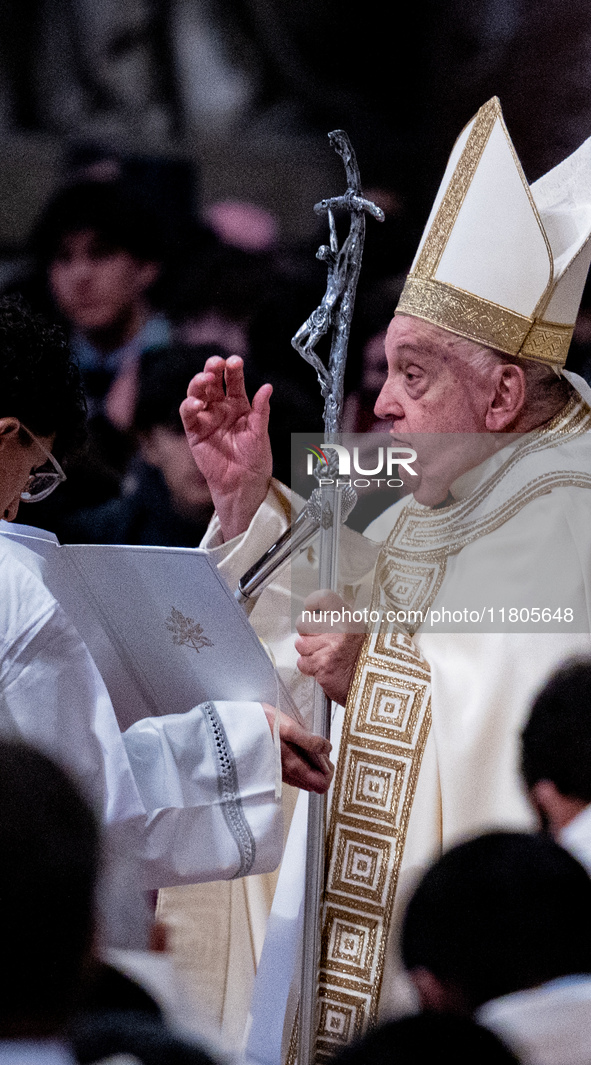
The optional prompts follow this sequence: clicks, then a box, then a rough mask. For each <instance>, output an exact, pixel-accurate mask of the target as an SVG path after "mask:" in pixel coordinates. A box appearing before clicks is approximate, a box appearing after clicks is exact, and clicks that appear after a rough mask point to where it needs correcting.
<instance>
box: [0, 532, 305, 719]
mask: <svg viewBox="0 0 591 1065" xmlns="http://www.w3.org/2000/svg"><path fill="white" fill-rule="evenodd" d="M2 525H3V528H2V533H3V535H4V536H7V537H9V538H10V539H11V540H15V541H17V542H20V543H22V544H23V546H25V547H27V548H29V549H30V550H33V551H34V552H35V553H36V554H37V555H39V556H40V559H41V563H40V564H41V567H42V572H43V578H44V581H45V584H46V585H47V587H48V588H49V590H50V591H51V592H52V594H53V595H54V596H55V598H56V599H57V600H58V602H59V603H60V604H61V606H62V607H63V609H64V611H65V612H66V614H67V615H68V617H69V618H70V620H71V621H72V622H73V624H74V625H75V627H76V629H77V630H78V632H79V634H80V636H81V637H82V639H83V640H84V642H85V644H86V646H87V647H88V649H89V651H90V653H91V654H92V657H93V659H94V661H95V662H96V665H97V667H98V669H99V671H100V673H101V675H102V677H103V680H104V681H105V684H106V686H107V689H108V691H109V695H110V696H111V700H112V703H113V706H114V708H115V713H116V715H117V720H118V722H119V726H120V728H121V729H122V730H125V729H126V728H129V726H130V725H132V724H133V723H134V722H135V721H139V720H140V719H141V718H144V717H154V716H160V715H162V714H174V713H184V712H186V711H187V710H190V709H191V708H192V707H194V706H196V705H197V704H198V703H202V702H205V701H206V700H208V699H211V700H215V699H220V700H222V699H224V700H230V701H233V700H236V701H248V702H251V701H252V702H266V703H270V704H271V705H272V706H277V704H278V703H279V705H280V706H281V709H282V710H284V711H285V712H286V713H288V714H290V715H291V716H292V717H295V718H297V719H298V720H300V715H299V713H298V711H297V709H296V707H295V705H294V703H293V700H292V699H291V697H290V696H289V694H288V692H287V690H286V688H285V687H284V686H283V684H282V683H281V681H280V679H279V677H278V675H277V673H276V671H275V668H274V666H273V663H272V661H271V659H270V658H269V656H268V654H267V652H266V651H265V648H264V646H263V644H262V643H261V642H260V640H259V638H258V637H257V635H256V633H255V631H254V629H253V628H252V626H251V624H250V622H249V621H248V618H247V617H246V615H245V614H244V612H243V610H242V608H241V607H240V606H239V604H238V603H237V602H236V600H235V599H234V596H233V595H232V593H231V592H230V590H229V588H228V586H227V585H226V584H225V582H224V580H223V579H222V577H221V576H220V575H219V573H218V571H217V568H216V566H215V565H214V563H213V562H212V561H211V559H210V558H209V555H208V554H207V552H206V551H202V550H200V549H199V548H187V547H131V546H126V545H102V544H74V545H72V544H60V543H59V542H58V540H57V539H56V537H55V536H54V535H53V533H49V532H45V531H44V530H41V529H36V528H32V527H31V526H26V525H12V526H6V525H5V524H4V523H2Z"/></svg>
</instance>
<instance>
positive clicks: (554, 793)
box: [530, 780, 588, 838]
mask: <svg viewBox="0 0 591 1065" xmlns="http://www.w3.org/2000/svg"><path fill="white" fill-rule="evenodd" d="M530 799H531V802H532V805H533V806H534V807H535V808H536V810H537V811H538V813H540V814H541V815H542V820H543V821H544V820H545V821H546V823H547V825H548V827H549V829H550V832H551V833H552V835H553V836H554V837H555V838H556V837H558V835H559V834H560V832H561V830H562V829H563V828H566V826H567V825H568V824H569V823H570V822H571V821H572V820H573V818H575V817H576V816H577V814H580V813H581V812H582V811H583V810H584V809H585V807H586V806H587V805H588V804H587V803H586V802H585V801H584V800H583V799H577V798H575V797H574V796H571V795H563V794H562V792H561V791H559V790H558V788H557V787H556V784H555V783H554V781H553V780H538V781H536V783H535V784H534V786H533V788H532V789H531V791H530Z"/></svg>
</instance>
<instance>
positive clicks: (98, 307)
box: [49, 229, 159, 333]
mask: <svg viewBox="0 0 591 1065" xmlns="http://www.w3.org/2000/svg"><path fill="white" fill-rule="evenodd" d="M158 272H159V266H158V264H157V263H153V262H145V261H144V260H143V259H138V258H136V257H135V256H133V255H132V254H131V253H130V252H129V251H126V250H125V249H124V248H118V247H116V246H114V245H113V244H107V243H106V242H105V241H104V240H103V239H102V238H101V236H100V234H99V233H97V232H96V231H95V230H93V229H83V230H80V231H78V232H74V233H68V234H66V235H65V236H64V237H62V240H61V242H60V245H59V247H58V250H57V253H56V255H55V257H54V258H53V260H52V261H51V263H50V266H49V286H50V289H51V293H52V296H53V298H54V300H55V302H56V304H57V306H58V308H59V310H60V311H61V313H62V314H63V315H64V317H65V318H67V319H68V321H69V322H70V323H71V324H72V325H73V326H74V327H75V328H76V329H78V330H79V331H80V332H83V333H85V332H88V333H92V332H94V331H96V332H100V331H101V330H110V329H117V328H124V327H125V326H126V325H127V324H128V323H130V322H133V319H134V318H135V317H136V316H137V315H138V314H139V313H140V311H141V309H143V306H144V296H145V294H146V292H147V290H148V289H149V288H150V286H151V285H152V284H153V283H154V281H155V280H156V278H157V276H158ZM133 324H135V323H133Z"/></svg>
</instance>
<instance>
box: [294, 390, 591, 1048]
mask: <svg viewBox="0 0 591 1065" xmlns="http://www.w3.org/2000/svg"><path fill="white" fill-rule="evenodd" d="M590 428H591V410H590V409H589V407H588V406H587V404H586V403H584V402H583V401H582V400H580V399H579V398H578V397H577V399H572V400H571V401H570V402H569V403H568V404H567V405H566V407H565V408H564V410H563V411H561V412H560V414H559V415H557V416H556V417H555V418H554V419H553V420H552V421H551V422H550V423H549V424H548V425H546V426H545V427H544V428H543V429H540V430H537V431H535V432H533V433H529V434H527V436H524V437H523V438H522V440H521V441H520V442H519V443H518V444H517V446H516V448H515V449H514V450H513V451H512V453H511V454H510V456H509V458H508V459H507V460H506V461H505V463H503V465H502V466H501V468H500V469H499V470H498V471H497V472H496V473H495V474H494V475H493V476H492V477H490V478H489V479H488V480H486V481H485V482H484V484H482V485H481V486H480V487H479V488H478V489H477V490H476V491H475V492H473V493H472V494H471V495H470V496H468V497H467V498H466V499H465V500H461V501H460V502H457V503H453V504H452V505H451V506H448V507H445V508H442V509H440V510H437V509H436V510H434V509H431V508H428V507H424V506H421V505H420V504H418V503H416V502H415V501H414V499H410V500H409V502H408V503H407V504H405V505H404V506H403V507H402V508H401V510H400V514H399V516H398V520H397V522H396V524H395V526H394V528H393V530H392V532H391V533H390V535H389V537H388V539H387V540H386V542H385V544H384V546H383V547H382V550H381V551H380V555H379V557H378V562H377V566H376V574H375V579H374V587H373V593H372V610H373V609H376V608H377V609H378V610H379V609H380V608H385V607H387V608H388V609H392V608H397V609H401V610H404V611H405V613H406V616H407V617H408V612H409V611H413V610H414V611H415V612H417V613H418V614H420V613H421V612H423V613H425V612H426V610H427V609H428V608H429V607H430V606H431V604H432V603H433V601H434V599H435V597H436V595H437V593H438V591H439V589H440V587H441V584H442V582H443V579H444V576H445V569H446V563H447V559H448V557H449V555H450V554H453V553H457V552H458V551H460V550H461V549H462V548H463V547H465V546H466V545H467V544H469V543H471V542H472V541H474V540H476V539H478V538H479V537H480V536H484V535H486V534H487V533H489V532H492V531H494V530H495V529H497V528H498V527H499V526H501V525H502V524H504V522H506V521H507V520H508V519H509V518H510V517H512V516H513V515H514V514H516V513H517V512H518V511H519V510H520V509H521V508H522V507H523V506H525V504H526V503H528V502H529V501H530V500H532V499H535V498H537V497H538V496H539V495H542V494H544V493H547V492H549V491H551V490H552V489H553V488H557V487H561V486H564V485H578V486H580V487H584V488H588V489H591V475H590V474H586V473H581V472H579V471H577V470H576V469H574V468H570V469H569V468H568V467H569V465H571V462H572V460H571V459H570V456H568V455H567V456H566V460H564V456H563V455H560V454H555V453H554V452H553V448H555V447H557V445H559V444H563V443H565V442H566V443H568V442H569V441H570V440H571V439H573V438H575V437H578V436H579V435H580V434H582V433H584V432H586V431H588V430H589V429H590ZM590 457H591V450H590ZM417 627H418V623H417V625H414V627H413V626H412V625H410V624H408V623H406V624H405V625H404V626H398V631H393V629H392V627H390V628H389V629H387V630H382V631H380V632H376V633H373V634H371V635H369V636H367V637H366V639H365V642H364V645H363V647H362V650H361V653H360V656H359V659H358V662H357V668H356V672H355V677H354V680H353V684H352V686H351V689H350V691H349V697H348V700H347V707H346V711H345V719H344V725H343V732H342V737H341V743H340V748H339V758H338V763H337V770H336V776H335V784H334V794H333V800H332V806H331V812H330V822H329V829H328V835H327V850H326V868H327V873H326V882H325V895H324V900H323V907H322V949H321V961H320V971H319V1023H318V1032H317V1055H316V1060H317V1061H318V1062H319V1063H321V1062H322V1063H323V1062H328V1061H330V1060H331V1059H332V1058H333V1057H334V1056H335V1054H336V1053H338V1052H339V1051H340V1050H342V1049H343V1047H344V1046H346V1045H347V1043H349V1042H350V1041H351V1040H353V1039H358V1038H359V1037H360V1036H361V1035H362V1034H363V1033H364V1032H365V1030H366V1029H367V1027H368V1026H369V1025H371V1024H373V1023H375V1021H376V1017H377V1011H378V1003H379V997H380V991H381V984H382V977H383V970H384V954H385V950H386V944H387V941H388V933H389V925H390V917H391V914H392V909H393V904H394V897H395V893H396V886H397V882H398V877H399V873H400V866H401V862H402V855H403V850H404V843H405V838H406V831H407V827H408V821H409V816H410V811H411V808H412V803H413V799H414V794H415V790H416V783H417V779H418V775H419V770H420V767H421V760H422V756H423V751H424V748H425V743H426V741H427V736H428V733H429V727H430V721H431V701H430V693H431V683H430V668H429V663H428V662H427V661H426V660H425V658H424V657H423V656H422V655H421V653H420V652H419V650H418V648H417V647H416V646H415V644H414V643H413V640H412V636H413V635H414V631H415V630H416V628H417ZM401 628H404V629H405V630H406V631H404V632H403V631H400V629H401ZM296 1058H297V1018H296V1022H295V1024H294V1027H293V1030H292V1034H291V1040H290V1046H289V1053H288V1059H287V1060H288V1065H293V1063H294V1062H295V1061H296Z"/></svg>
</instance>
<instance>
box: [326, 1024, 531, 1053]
mask: <svg viewBox="0 0 591 1065" xmlns="http://www.w3.org/2000/svg"><path fill="white" fill-rule="evenodd" d="M436 1061H453V1062H454V1065H476V1063H477V1065H517V1058H516V1057H514V1055H513V1054H512V1053H511V1051H510V1050H509V1049H508V1048H507V1047H506V1046H505V1045H504V1044H503V1043H502V1042H501V1040H500V1039H498V1038H497V1036H496V1035H494V1034H493V1033H492V1032H489V1031H488V1029H486V1028H483V1027H481V1026H480V1025H479V1024H477V1023H476V1021H474V1020H473V1019H472V1018H471V1017H457V1016H452V1015H451V1014H442V1013H439V1014H438V1013H420V1014H417V1015H415V1016H410V1017H401V1018H399V1019H396V1020H393V1021H389V1022H387V1023H385V1024H381V1025H379V1026H378V1027H377V1028H375V1029H374V1030H373V1031H372V1032H370V1033H369V1034H368V1035H366V1036H365V1037H364V1038H363V1039H361V1040H359V1042H357V1043H354V1044H353V1045H352V1046H351V1047H348V1048H347V1050H345V1051H343V1053H342V1054H341V1055H339V1057H338V1059H337V1065H434V1063H435V1062H436Z"/></svg>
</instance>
